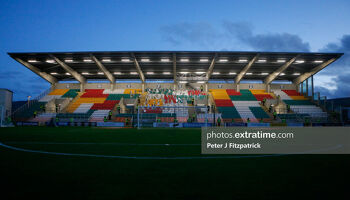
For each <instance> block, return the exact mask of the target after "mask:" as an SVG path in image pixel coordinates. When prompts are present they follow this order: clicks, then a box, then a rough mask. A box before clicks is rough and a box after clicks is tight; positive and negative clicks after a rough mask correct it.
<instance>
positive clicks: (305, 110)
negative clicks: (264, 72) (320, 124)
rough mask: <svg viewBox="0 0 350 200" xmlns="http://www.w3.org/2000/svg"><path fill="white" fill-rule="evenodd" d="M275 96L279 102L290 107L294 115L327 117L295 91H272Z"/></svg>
mask: <svg viewBox="0 0 350 200" xmlns="http://www.w3.org/2000/svg"><path fill="white" fill-rule="evenodd" d="M273 92H274V93H275V94H276V96H280V98H281V100H283V102H284V103H285V104H287V105H289V106H290V109H291V110H292V111H293V112H294V113H298V114H307V115H308V116H311V117H315V118H319V117H321V118H324V117H327V113H326V112H323V110H322V109H321V108H320V107H318V106H316V105H315V104H314V103H312V102H311V101H310V100H309V99H307V98H306V97H304V96H303V95H301V94H300V93H299V92H297V91H296V90H274V91H273Z"/></svg>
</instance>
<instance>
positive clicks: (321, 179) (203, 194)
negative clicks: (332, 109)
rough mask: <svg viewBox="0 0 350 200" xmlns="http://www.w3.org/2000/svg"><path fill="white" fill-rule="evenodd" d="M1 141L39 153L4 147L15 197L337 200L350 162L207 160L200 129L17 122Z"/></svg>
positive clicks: (2, 165)
mask: <svg viewBox="0 0 350 200" xmlns="http://www.w3.org/2000/svg"><path fill="white" fill-rule="evenodd" d="M0 142H1V143H3V144H5V145H9V146H11V147H16V148H20V149H25V150H31V151H37V152H25V151H18V150H13V149H8V148H5V147H4V146H0V158H1V160H0V175H1V181H2V183H4V185H5V186H2V188H1V192H2V196H8V197H9V198H8V199H23V198H28V197H29V196H33V197H35V198H37V199H41V198H45V199H184V198H186V199H189V198H191V199H233V198H236V199H240V198H253V197H259V198H265V199H281V198H282V199H285V198H292V197H296V198H301V196H300V195H301V194H302V195H303V196H302V197H304V198H305V197H308V198H312V199H315V198H316V199H320V198H325V197H326V196H328V195H329V196H332V197H333V198H334V196H335V195H341V194H342V192H345V190H343V189H344V188H345V187H346V184H344V181H345V180H347V179H348V177H349V175H348V174H349V173H348V170H349V167H350V165H349V164H350V160H349V158H350V156H349V155H289V156H273V157H256V158H217V159H192V157H193V158H198V157H203V156H204V157H205V155H201V153H200V152H201V149H200V129H165V128H164V129H141V130H137V129H103V128H89V127H62V128H49V127H16V128H1V129H0ZM41 152H47V153H41ZM52 152H56V153H63V154H64V155H53V154H50V153H52ZM71 154H73V155H71ZM87 154H88V155H94V156H88V157H86V156H83V155H87ZM79 155H82V156H79ZM99 156H101V157H99ZM103 156H106V157H103ZM108 156H110V157H108ZM113 156H123V157H127V158H116V157H113ZM218 156H221V155H218ZM135 158H137V159H135ZM139 158H147V159H139ZM153 158H162V159H153ZM167 158H169V159H167ZM174 158H180V159H174Z"/></svg>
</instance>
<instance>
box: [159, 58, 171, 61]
mask: <svg viewBox="0 0 350 200" xmlns="http://www.w3.org/2000/svg"><path fill="white" fill-rule="evenodd" d="M160 61H161V62H170V59H169V58H161V59H160Z"/></svg>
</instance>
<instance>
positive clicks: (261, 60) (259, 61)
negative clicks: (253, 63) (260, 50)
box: [257, 59, 266, 63]
mask: <svg viewBox="0 0 350 200" xmlns="http://www.w3.org/2000/svg"><path fill="white" fill-rule="evenodd" d="M257 62H258V63H265V62H266V59H259V60H258V61H257Z"/></svg>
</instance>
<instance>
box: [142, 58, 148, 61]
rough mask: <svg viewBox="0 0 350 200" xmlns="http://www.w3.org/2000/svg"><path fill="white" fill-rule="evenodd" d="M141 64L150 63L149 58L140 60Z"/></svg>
mask: <svg viewBox="0 0 350 200" xmlns="http://www.w3.org/2000/svg"><path fill="white" fill-rule="evenodd" d="M141 62H150V59H149V58H141Z"/></svg>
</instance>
